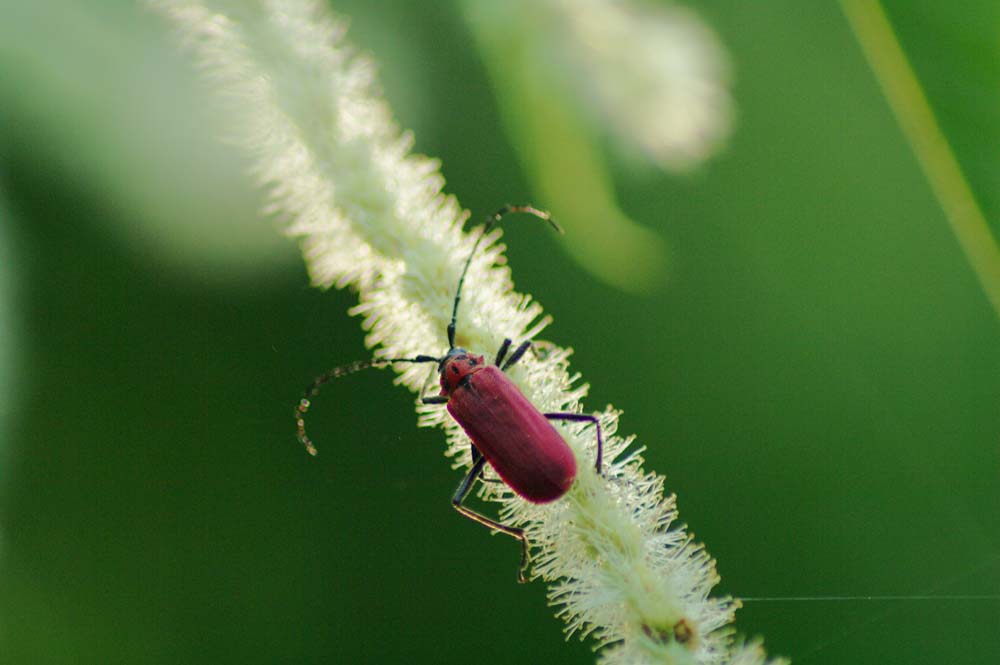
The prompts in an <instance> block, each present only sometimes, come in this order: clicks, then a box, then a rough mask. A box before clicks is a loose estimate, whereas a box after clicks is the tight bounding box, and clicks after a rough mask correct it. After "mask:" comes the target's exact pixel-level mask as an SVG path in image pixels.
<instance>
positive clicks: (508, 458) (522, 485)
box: [441, 354, 576, 503]
mask: <svg viewBox="0 0 1000 665" xmlns="http://www.w3.org/2000/svg"><path fill="white" fill-rule="evenodd" d="M444 369H445V371H444V372H442V375H441V378H442V382H443V383H444V384H445V385H444V386H443V387H442V392H441V394H442V395H448V396H449V397H450V399H449V400H448V413H450V414H451V416H452V418H454V419H455V421H456V422H457V423H458V424H459V425H461V426H462V429H464V430H465V433H466V434H468V435H469V438H470V439H472V443H473V445H474V446H476V448H478V449H479V452H480V453H482V455H483V457H485V458H486V460H487V461H488V462H489V464H490V466H492V467H493V470H494V471H496V472H497V475H498V476H500V478H501V480H503V481H504V482H505V483H506V484H507V485H508V486H509V487H510V488H511V489H512V490H514V491H515V492H517V493H518V494H519V495H520V496H522V497H524V498H525V499H527V500H528V501H531V502H532V503H548V502H549V501H554V500H556V499H558V498H559V497H561V496H562V495H563V494H565V493H566V492H567V491H568V490H569V488H570V486H572V484H573V481H574V480H575V479H576V457H574V456H573V451H572V450H571V449H570V447H569V445H567V443H566V441H565V440H564V439H563V438H562V435H560V434H559V432H558V431H556V428H555V427H553V426H552V423H550V422H549V421H548V420H547V419H546V418H545V416H543V415H542V414H541V412H539V411H538V409H536V408H535V406H534V405H533V404H532V403H531V402H529V401H528V398H527V397H525V396H524V393H522V392H521V391H520V390H518V388H517V386H516V385H514V382H513V381H511V380H510V379H509V378H508V377H507V375H506V374H504V373H503V372H502V371H501V370H500V369H499V368H498V367H496V366H494V365H486V364H484V363H483V357H482V356H472V355H465V354H462V355H456V356H454V357H452V358H451V359H450V360H448V361H446V362H445V368H444ZM453 370H458V371H457V372H456V371H453ZM445 379H447V381H445ZM453 379H454V380H453Z"/></svg>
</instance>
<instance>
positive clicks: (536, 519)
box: [152, 0, 766, 665]
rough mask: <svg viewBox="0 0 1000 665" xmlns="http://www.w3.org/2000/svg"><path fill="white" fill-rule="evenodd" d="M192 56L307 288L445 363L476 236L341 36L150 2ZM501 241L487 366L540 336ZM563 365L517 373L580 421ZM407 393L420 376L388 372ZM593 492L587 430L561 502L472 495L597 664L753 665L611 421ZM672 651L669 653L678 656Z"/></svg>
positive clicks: (548, 360) (407, 348) (535, 362)
mask: <svg viewBox="0 0 1000 665" xmlns="http://www.w3.org/2000/svg"><path fill="white" fill-rule="evenodd" d="M152 4H153V6H154V7H155V8H157V9H158V10H159V11H161V12H162V13H164V14H165V15H166V16H168V17H169V18H170V19H172V21H173V22H174V23H175V24H176V25H177V27H178V28H179V32H180V34H181V35H182V36H183V37H184V38H185V40H186V41H187V42H188V44H189V46H190V47H191V48H193V49H194V51H195V52H196V54H197V57H198V60H199V61H200V63H201V64H202V66H203V67H204V70H205V72H206V75H207V77H208V80H209V81H211V82H212V83H213V84H214V85H216V86H217V87H218V89H219V91H220V92H221V93H224V95H225V96H226V98H227V99H229V100H230V101H231V102H233V104H232V112H233V114H234V130H233V138H235V139H236V140H238V141H240V142H241V143H242V144H243V145H244V146H246V147H247V148H248V149H249V150H250V151H252V153H253V155H254V158H255V163H256V168H257V171H258V176H259V178H260V181H261V182H262V184H263V185H264V186H265V187H266V188H267V190H268V192H269V197H270V208H271V209H272V211H274V212H276V213H278V214H280V215H282V216H283V217H284V218H285V219H286V220H287V229H288V232H289V234H290V235H292V236H294V237H297V238H300V239H301V243H302V247H303V251H304V254H305V260H306V263H307V265H308V267H309V271H310V273H311V276H312V279H313V281H314V283H315V284H316V285H317V286H322V287H327V286H331V285H335V286H337V287H344V286H351V287H353V288H355V289H356V290H357V291H358V293H359V300H360V303H359V305H358V306H357V307H355V308H354V310H353V313H355V314H360V315H361V316H362V317H363V326H364V328H365V330H367V331H369V332H368V337H367V343H368V344H369V346H371V347H373V348H375V355H376V357H412V356H413V355H415V354H418V353H436V352H442V351H444V350H445V349H444V348H443V347H444V346H445V339H444V337H445V336H444V330H445V327H446V325H447V323H448V320H449V318H450V314H451V306H452V298H453V296H454V289H455V285H456V283H457V281H458V277H459V273H460V270H461V267H462V263H463V261H464V260H465V258H466V257H467V256H468V255H469V252H470V251H471V249H472V246H473V244H474V242H475V241H476V238H477V236H478V233H480V231H474V232H473V233H472V234H465V233H463V232H462V225H463V223H464V222H465V220H466V217H467V215H466V213H465V212H464V211H463V210H462V209H461V207H460V206H459V205H458V203H457V202H456V201H455V199H454V198H452V197H450V196H446V195H444V194H442V187H443V185H444V180H443V178H442V176H441V174H440V172H439V170H438V163H437V162H436V161H434V160H431V159H428V158H425V157H420V156H416V155H413V154H411V153H410V148H411V145H412V139H411V137H410V135H409V134H406V133H401V132H400V131H399V129H398V128H397V127H396V125H395V124H394V123H393V120H392V117H391V114H390V112H389V109H388V107H387V105H386V104H385V102H384V101H383V100H382V98H381V97H380V96H379V95H378V93H377V91H376V89H375V81H374V75H373V67H372V66H371V64H370V62H369V61H368V60H366V59H365V58H363V57H360V56H358V55H357V54H356V53H354V52H353V51H352V50H351V49H350V48H349V47H348V46H346V45H345V44H344V42H343V34H342V33H343V32H344V29H343V26H342V25H341V24H339V23H337V22H336V21H335V20H333V19H332V18H331V17H330V16H329V15H328V14H327V13H326V11H325V9H324V7H323V5H322V4H321V3H318V2H315V1H313V0H255V1H252V2H250V1H248V0H218V1H209V0H205V1H196V0H156V1H154V2H153V3H152ZM498 237H499V232H495V233H493V234H492V235H491V237H490V238H487V239H485V241H484V242H483V246H482V247H481V251H480V252H478V254H477V255H476V256H475V257H474V258H473V260H472V264H471V266H470V268H469V273H468V277H467V279H466V284H465V290H464V292H463V298H462V306H461V309H460V311H459V319H458V320H459V326H458V338H457V340H456V341H457V343H458V345H460V346H463V347H465V348H468V349H470V350H473V351H475V352H479V353H490V354H491V353H492V352H493V351H494V350H495V349H497V348H498V347H499V345H500V343H501V341H502V340H503V338H505V337H510V338H512V339H514V340H515V341H520V340H524V339H530V338H532V337H534V335H535V334H537V333H538V332H539V331H540V330H541V329H542V328H543V327H544V326H545V325H546V324H547V323H548V319H547V318H546V317H542V316H541V315H542V309H541V307H540V306H539V305H538V304H537V303H536V302H534V301H533V300H531V299H530V298H529V297H528V296H525V295H520V294H517V293H515V292H514V291H513V284H512V282H511V276H510V270H509V268H507V267H506V266H504V265H503V263H504V260H503V255H502V249H503V248H502V246H501V245H498V244H496V239H497V238H498ZM568 355H569V351H568V350H565V349H561V348H558V347H546V348H545V349H544V352H543V353H538V354H528V355H526V356H525V357H524V359H523V360H522V361H521V362H519V363H518V364H517V365H515V366H514V367H512V368H511V371H510V375H511V378H512V379H513V380H514V381H515V382H516V383H517V384H518V385H519V386H520V387H521V389H522V390H523V391H524V393H525V394H526V395H527V396H528V398H529V399H530V400H531V401H532V402H533V403H534V404H535V405H536V406H538V407H539V409H541V410H543V411H571V412H578V411H581V409H582V406H581V403H580V400H581V399H582V397H583V396H584V395H585V393H586V386H585V385H583V384H580V383H579V380H578V379H579V377H578V376H572V377H571V376H570V375H569V372H568V367H569V363H568V360H567V358H568ZM396 369H397V370H398V371H399V377H398V381H399V382H400V383H402V384H404V385H406V386H407V387H408V388H409V389H410V390H413V391H417V390H419V388H420V386H421V384H422V383H423V382H424V381H425V380H426V378H427V371H428V370H427V366H426V365H412V364H405V365H399V366H398V367H397V368H396ZM417 410H418V412H419V414H420V417H419V421H420V424H421V425H425V426H440V427H442V428H443V429H444V430H445V432H446V434H447V438H448V450H447V454H448V455H450V456H452V457H453V458H454V459H455V464H456V466H467V465H468V464H469V461H470V460H469V455H468V450H469V445H468V439H467V438H466V437H465V434H464V433H463V432H462V431H461V429H460V428H459V427H458V426H457V425H456V424H455V422H454V421H453V420H452V419H451V418H449V417H447V414H446V412H445V410H444V408H443V407H441V406H418V408H417ZM600 419H601V424H602V426H603V428H604V432H605V436H606V444H605V451H604V455H605V470H604V474H605V475H604V477H599V476H598V475H597V474H596V473H595V472H594V470H593V465H592V460H593V459H594V454H595V439H594V430H593V428H592V427H585V426H567V427H565V428H564V429H563V431H564V434H565V436H566V438H567V440H568V441H569V443H570V445H571V446H572V447H573V449H574V452H575V453H576V455H577V457H578V461H579V465H578V466H579V476H578V479H577V482H576V483H575V484H574V485H573V487H572V489H571V490H570V492H569V493H568V494H567V495H566V496H565V497H564V498H563V499H562V500H560V501H557V502H554V503H551V504H546V505H532V504H529V503H527V502H525V501H523V500H522V499H520V498H519V497H517V496H516V495H514V494H513V493H512V492H511V491H510V490H509V489H507V488H506V487H505V486H503V485H502V484H498V483H486V484H483V485H482V489H481V492H482V494H483V495H484V496H485V497H486V498H487V499H489V500H492V501H495V502H497V503H499V504H500V514H501V516H502V519H503V520H504V521H505V522H506V523H509V524H512V525H516V526H520V527H523V528H524V529H525V530H526V533H527V535H528V537H529V539H530V541H531V543H532V545H533V546H534V549H533V553H534V559H533V564H534V565H533V568H532V575H533V576H534V577H536V578H541V579H544V580H545V581H546V582H548V583H550V585H551V586H550V591H549V597H550V599H551V602H552V604H553V605H554V606H556V607H557V608H558V614H559V615H560V616H561V617H563V618H564V619H565V621H566V623H567V626H568V628H567V630H568V631H569V632H570V633H577V634H579V635H580V636H581V637H582V636H587V635H590V636H592V637H593V638H594V639H595V640H596V642H597V646H598V647H600V653H599V659H600V662H602V663H608V664H610V663H629V664H635V663H740V664H741V665H752V664H760V663H764V662H765V660H766V656H765V654H764V652H763V650H762V649H761V648H760V646H759V645H757V644H749V645H744V644H739V645H737V644H734V641H733V639H732V630H731V628H729V627H728V625H729V624H730V623H731V622H732V620H733V615H734V613H735V611H736V609H737V607H738V606H739V603H738V601H735V600H733V599H730V598H709V592H710V590H711V588H712V586H713V585H714V584H715V583H716V582H717V581H718V579H719V578H718V575H717V574H716V572H715V566H714V562H713V560H712V559H711V558H710V557H709V555H708V554H707V553H706V552H705V550H704V549H703V548H702V546H701V545H699V544H696V543H694V542H693V541H692V540H691V537H690V536H689V535H688V534H687V533H686V532H685V531H684V529H683V527H681V526H678V525H675V524H674V520H675V519H676V517H677V513H676V508H675V504H674V498H673V497H672V496H668V497H664V496H663V478H662V477H661V476H658V475H656V474H654V473H648V472H645V471H643V470H642V468H641V463H642V458H641V457H640V456H639V454H638V452H635V451H632V452H626V448H627V447H628V445H629V444H630V443H631V438H622V437H619V436H616V435H615V432H616V430H617V427H618V412H617V411H614V410H612V409H611V408H610V407H609V408H608V409H607V410H606V411H605V412H604V413H603V414H600ZM678 637H679V638H680V639H678Z"/></svg>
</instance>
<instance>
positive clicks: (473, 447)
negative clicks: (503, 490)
mask: <svg viewBox="0 0 1000 665" xmlns="http://www.w3.org/2000/svg"><path fill="white" fill-rule="evenodd" d="M469 449H470V450H471V451H472V463H473V464H475V463H476V462H478V461H479V460H480V459H481V458H482V457H483V454H482V453H481V452H479V448H476V445H475V444H470V445H469ZM479 480H480V482H484V483H502V482H503V481H502V480H500V479H499V478H487V477H486V467H485V466H484V467H483V470H482V471H480V472H479Z"/></svg>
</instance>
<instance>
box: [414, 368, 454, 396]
mask: <svg viewBox="0 0 1000 665" xmlns="http://www.w3.org/2000/svg"><path fill="white" fill-rule="evenodd" d="M436 373H437V370H434V369H432V370H431V373H430V374H428V375H427V380H426V381H424V385H422V386H421V387H420V403H421V404H445V403H447V402H448V396H447V395H432V396H430V397H425V395H427V386H431V385H434V384H433V383H432V381H431V379H432V377H433V376H434V375H435V374H436Z"/></svg>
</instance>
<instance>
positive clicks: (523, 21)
mask: <svg viewBox="0 0 1000 665" xmlns="http://www.w3.org/2000/svg"><path fill="white" fill-rule="evenodd" d="M464 5H465V7H466V8H467V12H466V13H467V16H468V17H469V19H470V21H471V23H472V25H473V27H474V28H475V29H476V32H477V35H479V36H480V39H481V40H484V39H485V40H488V41H492V42H495V43H496V44H498V45H500V46H501V47H502V48H503V49H504V50H509V51H512V52H514V53H517V54H518V56H519V57H517V58H508V59H507V60H505V61H503V62H501V63H499V65H500V66H503V67H510V68H519V69H520V70H521V71H519V72H516V73H515V72H507V73H497V74H498V78H499V79H503V80H506V81H508V82H512V83H513V82H514V81H519V83H514V85H521V86H523V85H525V83H524V81H525V79H526V78H533V79H536V80H537V81H538V84H539V85H543V86H545V87H546V88H547V89H548V90H549V94H550V98H551V100H552V102H551V103H554V104H560V103H562V104H565V103H567V102H566V101H562V100H563V98H568V99H569V100H572V101H571V102H569V103H570V104H571V106H572V108H573V109H574V110H575V111H576V112H578V113H580V114H581V115H583V116H585V117H587V118H589V120H590V121H591V124H593V125H594V126H595V127H596V128H597V129H598V130H599V131H603V132H607V133H609V134H611V135H612V136H613V137H614V138H615V139H616V143H617V144H618V146H619V147H621V148H624V149H625V151H626V152H639V153H641V154H643V155H644V156H645V157H646V158H648V159H649V160H651V161H652V162H654V163H655V164H657V165H658V166H660V167H661V168H663V169H667V170H671V171H685V170H689V169H691V168H693V167H695V166H697V165H699V164H701V163H702V162H703V161H704V160H705V159H707V158H708V157H710V156H711V155H712V154H714V153H715V152H716V151H718V150H719V148H720V147H721V146H722V145H723V144H724V143H725V141H726V139H727V138H728V137H729V133H730V130H731V127H732V124H733V102H732V98H731V96H730V92H729V88H730V73H729V70H730V66H729V58H728V56H727V54H726V51H725V49H724V48H723V46H722V44H721V43H720V42H719V39H718V38H717V37H716V35H715V33H714V32H713V31H712V29H711V28H710V27H709V26H708V25H706V24H705V22H704V21H702V20H701V18H699V16H698V15H697V14H696V13H695V12H694V11H692V10H690V9H688V8H686V7H682V6H680V5H674V4H667V3H657V4H651V3H649V2H643V1H642V0H510V1H508V2H493V1H492V0H465V3H464ZM504 62H506V63H507V64H503V63H504ZM493 68H494V69H496V65H495V66H494V67H493ZM506 93H507V94H517V92H516V90H513V89H512V88H510V87H508V88H507V89H506Z"/></svg>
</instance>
